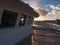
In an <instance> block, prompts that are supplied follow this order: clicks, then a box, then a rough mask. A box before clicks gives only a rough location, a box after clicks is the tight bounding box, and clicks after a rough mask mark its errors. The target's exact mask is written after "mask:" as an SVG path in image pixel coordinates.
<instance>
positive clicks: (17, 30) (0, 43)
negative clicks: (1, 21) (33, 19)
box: [0, 14, 32, 45]
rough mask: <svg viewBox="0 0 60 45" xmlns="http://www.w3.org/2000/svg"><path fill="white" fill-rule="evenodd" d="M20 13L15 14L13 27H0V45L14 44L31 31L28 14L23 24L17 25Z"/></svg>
mask: <svg viewBox="0 0 60 45" xmlns="http://www.w3.org/2000/svg"><path fill="white" fill-rule="evenodd" d="M20 16H21V14H19V15H18V16H17V20H16V25H15V27H9V28H8V27H7V28H0V45H15V44H16V43H17V42H19V41H21V40H22V39H24V38H25V37H27V36H28V35H30V34H31V33H32V27H31V25H28V24H27V22H28V20H30V19H28V15H27V20H26V23H25V25H24V26H19V20H20Z"/></svg>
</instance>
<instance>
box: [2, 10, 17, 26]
mask: <svg viewBox="0 0 60 45" xmlns="http://www.w3.org/2000/svg"><path fill="white" fill-rule="evenodd" d="M17 16H18V13H16V12H12V11H8V10H4V11H3V15H2V19H1V25H2V26H4V27H6V26H7V27H10V26H15V23H16V19H17Z"/></svg>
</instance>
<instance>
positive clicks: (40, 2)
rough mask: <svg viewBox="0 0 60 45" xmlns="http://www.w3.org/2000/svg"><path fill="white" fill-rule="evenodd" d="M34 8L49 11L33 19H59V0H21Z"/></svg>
mask: <svg viewBox="0 0 60 45" xmlns="http://www.w3.org/2000/svg"><path fill="white" fill-rule="evenodd" d="M22 1H24V2H25V3H28V4H29V5H30V6H31V7H32V8H34V9H42V10H46V11H49V13H48V14H47V15H46V16H39V17H38V18H35V20H55V19H60V0H22Z"/></svg>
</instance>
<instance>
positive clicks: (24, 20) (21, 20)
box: [19, 14, 27, 26]
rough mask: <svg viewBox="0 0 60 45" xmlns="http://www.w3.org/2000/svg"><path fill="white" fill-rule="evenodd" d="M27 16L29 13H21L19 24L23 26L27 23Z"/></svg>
mask: <svg viewBox="0 0 60 45" xmlns="http://www.w3.org/2000/svg"><path fill="white" fill-rule="evenodd" d="M26 18H27V15H25V14H21V18H20V22H19V26H23V25H25V23H26Z"/></svg>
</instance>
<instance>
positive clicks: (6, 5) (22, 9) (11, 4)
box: [0, 0, 39, 17]
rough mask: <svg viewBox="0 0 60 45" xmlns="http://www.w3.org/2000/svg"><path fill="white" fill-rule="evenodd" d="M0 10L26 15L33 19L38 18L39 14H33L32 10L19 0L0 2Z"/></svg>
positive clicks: (2, 0)
mask: <svg viewBox="0 0 60 45" xmlns="http://www.w3.org/2000/svg"><path fill="white" fill-rule="evenodd" d="M0 8H1V9H4V10H11V11H16V12H19V13H26V14H28V15H31V16H33V17H38V16H39V14H38V13H37V12H35V11H34V9H33V8H31V7H30V6H29V5H28V4H25V3H24V2H22V1H21V0H0Z"/></svg>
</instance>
